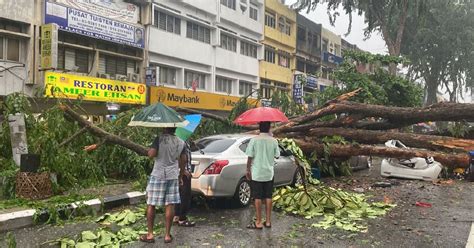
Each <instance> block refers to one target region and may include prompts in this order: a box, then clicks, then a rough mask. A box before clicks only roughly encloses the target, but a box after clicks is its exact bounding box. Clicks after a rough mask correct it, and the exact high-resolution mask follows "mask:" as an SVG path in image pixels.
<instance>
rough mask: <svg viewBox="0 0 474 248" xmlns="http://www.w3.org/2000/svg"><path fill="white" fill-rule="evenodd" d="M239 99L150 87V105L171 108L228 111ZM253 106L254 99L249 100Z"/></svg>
mask: <svg viewBox="0 0 474 248" xmlns="http://www.w3.org/2000/svg"><path fill="white" fill-rule="evenodd" d="M239 100H240V98H239V97H235V96H225V95H219V94H213V93H207V92H199V91H196V92H193V91H192V90H180V89H172V88H167V87H162V86H160V87H150V103H151V104H153V103H157V102H161V103H164V104H166V105H168V106H171V107H183V108H194V109H206V110H225V111H230V110H232V108H234V106H235V105H236V104H237V102H238V101H239ZM249 101H252V103H253V104H255V102H256V100H255V99H250V100H249Z"/></svg>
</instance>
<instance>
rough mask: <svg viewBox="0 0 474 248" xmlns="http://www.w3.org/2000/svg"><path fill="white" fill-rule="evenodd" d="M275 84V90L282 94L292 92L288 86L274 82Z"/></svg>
mask: <svg viewBox="0 0 474 248" xmlns="http://www.w3.org/2000/svg"><path fill="white" fill-rule="evenodd" d="M274 84H275V89H276V90H277V91H278V92H280V93H281V92H287V91H289V90H290V89H289V88H288V84H285V83H280V82H274Z"/></svg>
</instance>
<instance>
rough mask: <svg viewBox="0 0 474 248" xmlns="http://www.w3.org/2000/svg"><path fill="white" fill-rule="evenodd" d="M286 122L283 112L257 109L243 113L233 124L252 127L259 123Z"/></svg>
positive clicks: (271, 109) (264, 108) (262, 108)
mask: <svg viewBox="0 0 474 248" xmlns="http://www.w3.org/2000/svg"><path fill="white" fill-rule="evenodd" d="M264 121H269V122H288V118H287V117H286V116H285V114H284V113H283V112H281V111H280V110H279V109H276V108H269V107H258V108H253V109H249V110H247V111H245V112H244V113H243V114H241V115H240V116H239V117H237V119H235V121H234V123H235V124H237V125H241V126H246V125H254V124H258V123H259V122H264Z"/></svg>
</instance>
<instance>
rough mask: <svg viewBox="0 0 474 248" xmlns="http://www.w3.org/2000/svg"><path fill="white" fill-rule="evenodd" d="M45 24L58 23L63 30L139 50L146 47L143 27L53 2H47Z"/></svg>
mask: <svg viewBox="0 0 474 248" xmlns="http://www.w3.org/2000/svg"><path fill="white" fill-rule="evenodd" d="M45 23H56V24H58V26H59V29H61V30H64V31H67V32H72V33H76V34H80V35H85V36H89V37H92V38H96V39H101V40H106V41H111V42H115V43H119V44H124V45H128V46H133V47H139V48H143V47H144V46H145V44H144V34H145V33H144V29H143V28H142V27H138V26H135V25H132V24H128V23H125V22H120V21H117V20H113V19H110V18H107V17H103V16H99V15H95V14H92V13H89V12H85V11H82V10H79V9H74V8H70V7H67V6H63V5H59V4H56V3H53V2H48V1H46V10H45Z"/></svg>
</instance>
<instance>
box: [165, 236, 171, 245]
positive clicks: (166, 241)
mask: <svg viewBox="0 0 474 248" xmlns="http://www.w3.org/2000/svg"><path fill="white" fill-rule="evenodd" d="M171 242H173V235H170V239H168V240H166V239H165V244H169V243H171Z"/></svg>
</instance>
